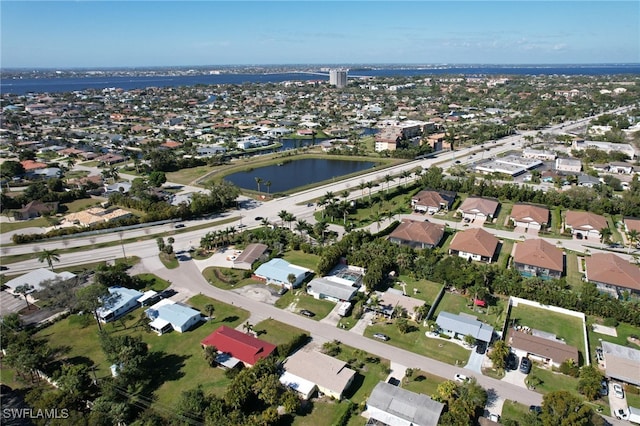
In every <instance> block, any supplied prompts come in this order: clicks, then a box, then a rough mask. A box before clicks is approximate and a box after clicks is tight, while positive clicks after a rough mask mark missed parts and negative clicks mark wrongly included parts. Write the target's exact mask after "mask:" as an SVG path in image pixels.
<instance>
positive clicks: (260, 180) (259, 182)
mask: <svg viewBox="0 0 640 426" xmlns="http://www.w3.org/2000/svg"><path fill="white" fill-rule="evenodd" d="M254 179H255V180H256V183H257V184H258V192H260V184H261V183H262V178H259V177H255V178H254Z"/></svg>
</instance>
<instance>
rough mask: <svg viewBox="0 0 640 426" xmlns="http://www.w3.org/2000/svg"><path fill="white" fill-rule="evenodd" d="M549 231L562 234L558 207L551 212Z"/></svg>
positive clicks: (560, 215)
mask: <svg viewBox="0 0 640 426" xmlns="http://www.w3.org/2000/svg"><path fill="white" fill-rule="evenodd" d="M549 227H550V230H552V231H554V232H556V233H557V234H560V233H561V232H562V213H561V212H560V207H556V208H555V209H552V210H551V225H550V226H549Z"/></svg>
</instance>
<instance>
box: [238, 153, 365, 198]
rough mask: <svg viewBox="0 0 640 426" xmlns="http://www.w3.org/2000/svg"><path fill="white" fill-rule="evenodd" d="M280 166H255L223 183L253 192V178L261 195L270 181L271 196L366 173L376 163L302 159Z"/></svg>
mask: <svg viewBox="0 0 640 426" xmlns="http://www.w3.org/2000/svg"><path fill="white" fill-rule="evenodd" d="M285 161H286V160H285ZM281 164H282V165H280V166H278V165H275V164H274V165H272V166H265V167H256V168H255V169H253V170H250V171H245V172H237V173H233V174H231V175H227V176H226V177H225V180H228V181H229V182H233V183H234V184H235V185H237V186H239V187H240V188H245V189H251V190H257V189H258V185H257V184H256V178H260V179H262V183H261V184H260V191H262V192H265V193H266V192H267V187H266V186H265V184H264V183H265V182H266V181H271V187H270V188H269V191H268V192H270V193H271V194H273V193H276V192H284V191H288V190H290V189H293V188H297V187H300V186H304V185H309V184H313V183H317V182H322V181H325V180H331V179H333V178H336V179H337V178H339V177H341V176H344V175H348V174H350V173H355V172H360V171H363V170H367V169H370V168H372V167H374V166H375V164H376V163H374V162H372V161H354V160H333V159H321V158H306V159H302V160H293V161H290V162H284V163H281Z"/></svg>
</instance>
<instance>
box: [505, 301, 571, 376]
mask: <svg viewBox="0 0 640 426" xmlns="http://www.w3.org/2000/svg"><path fill="white" fill-rule="evenodd" d="M509 320H510V321H511V320H515V321H516V323H517V324H520V325H526V326H528V327H531V328H534V329H536V330H541V331H546V332H547V333H553V334H555V335H556V337H558V338H562V339H564V340H565V342H566V343H567V344H568V345H571V346H574V347H575V348H577V349H578V352H579V354H580V356H581V360H580V365H582V363H583V362H584V342H583V340H584V339H583V338H582V336H583V332H582V320H580V319H579V318H576V317H571V316H569V315H563V314H560V313H557V312H552V311H548V310H546V309H540V308H535V307H533V306H525V305H519V306H514V307H513V308H512V310H511V318H510V319H509Z"/></svg>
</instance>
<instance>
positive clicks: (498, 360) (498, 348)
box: [489, 340, 510, 370]
mask: <svg viewBox="0 0 640 426" xmlns="http://www.w3.org/2000/svg"><path fill="white" fill-rule="evenodd" d="M509 352H510V350H509V347H508V346H507V344H506V343H505V341H504V340H498V341H496V342H495V343H494V344H493V349H492V350H491V352H489V359H490V360H491V362H492V363H493V366H494V367H495V368H497V369H498V370H504V368H505V367H506V365H507V356H509Z"/></svg>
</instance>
